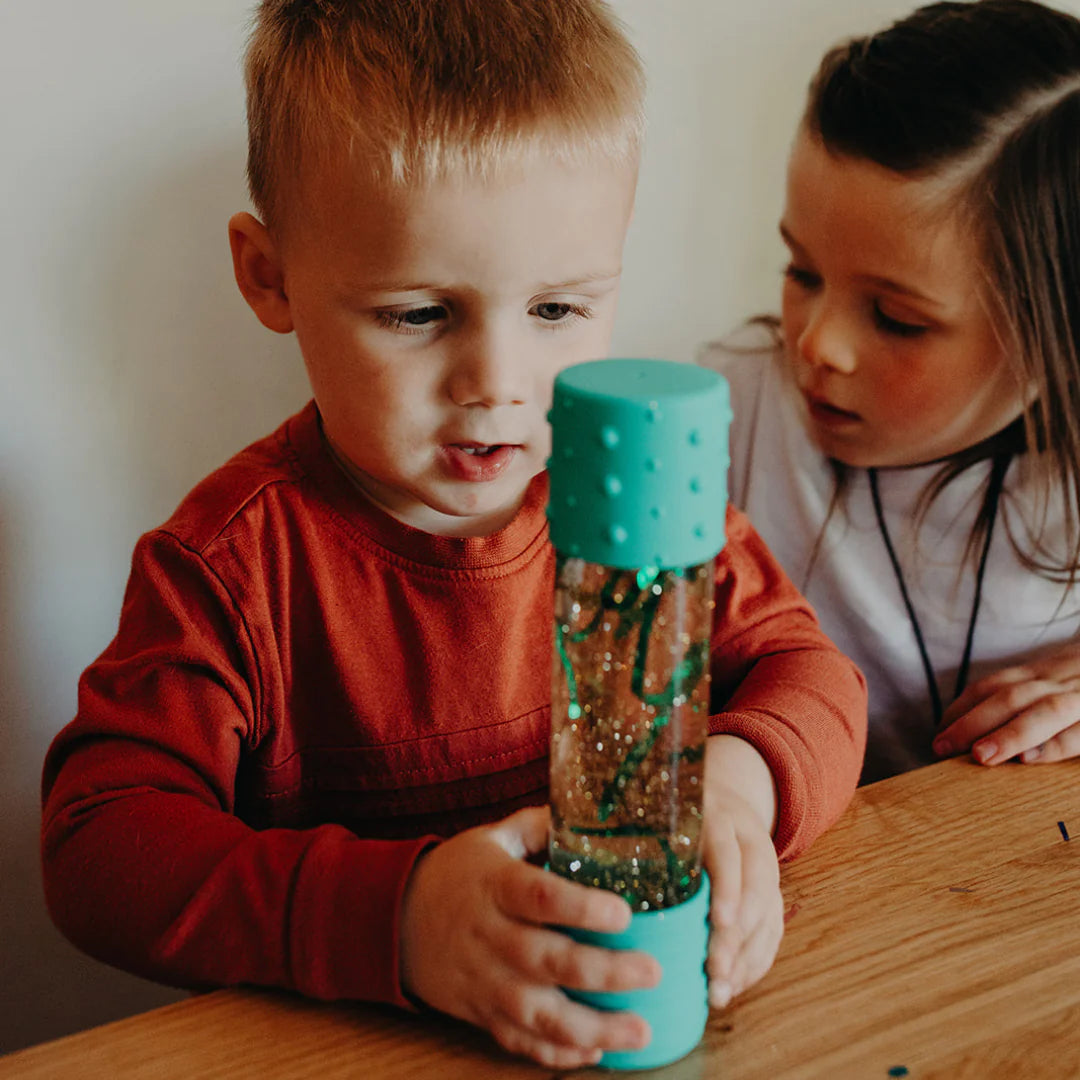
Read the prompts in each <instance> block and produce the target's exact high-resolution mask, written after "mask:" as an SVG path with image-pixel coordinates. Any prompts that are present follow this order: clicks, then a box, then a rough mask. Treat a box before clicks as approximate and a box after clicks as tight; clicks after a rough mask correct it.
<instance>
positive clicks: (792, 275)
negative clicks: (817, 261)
mask: <svg viewBox="0 0 1080 1080" xmlns="http://www.w3.org/2000/svg"><path fill="white" fill-rule="evenodd" d="M784 277H786V278H787V279H788V281H793V282H795V284H796V285H798V286H800V287H801V288H804V289H816V288H817V286H818V285H819V284H820V283H821V280H820V278H819V277H818V276H817V274H815V273H814V272H813V271H812V270H804V269H802V268H801V267H798V266H796V265H795V264H794V263H790V264H789V265H787V266H785V267H784Z"/></svg>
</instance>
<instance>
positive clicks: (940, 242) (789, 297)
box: [780, 131, 1023, 468]
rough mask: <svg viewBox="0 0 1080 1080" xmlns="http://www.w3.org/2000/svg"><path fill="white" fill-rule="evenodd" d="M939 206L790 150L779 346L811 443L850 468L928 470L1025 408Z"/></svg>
mask: <svg viewBox="0 0 1080 1080" xmlns="http://www.w3.org/2000/svg"><path fill="white" fill-rule="evenodd" d="M940 205H941V185H940V182H935V181H934V180H927V179H913V178H910V177H906V176H902V175H900V174H898V173H894V172H891V171H889V170H887V169H884V168H882V167H881V166H879V165H876V164H873V163H872V162H868V161H865V160H861V159H857V158H849V157H836V156H833V155H831V154H830V153H829V152H828V151H827V150H826V149H825V147H824V146H823V145H822V144H821V142H820V141H818V140H817V139H815V138H814V137H813V136H811V135H809V134H808V133H806V132H805V131H802V132H800V134H799V136H798V138H797V139H796V142H795V145H794V147H793V149H792V154H791V160H790V162H789V166H788V182H787V204H786V206H785V207H784V215H783V219H782V220H781V223H780V232H781V235H782V236H783V238H784V241H785V243H786V244H787V246H788V249H789V251H790V252H791V262H790V265H789V266H788V267H787V270H786V274H785V282H784V294H783V332H784V341H785V343H786V349H787V356H788V361H789V363H790V364H791V368H792V372H793V374H794V377H795V381H796V383H797V384H798V387H799V390H800V391H801V392H802V395H803V398H804V400H805V403H806V410H807V420H808V424H809V428H810V432H811V434H812V436H813V438H814V440H815V441H816V442H817V443H818V445H819V446H820V447H821V449H822V450H823V451H824V452H825V454H826V455H828V456H829V457H831V458H835V459H836V460H838V461H841V462H844V463H845V464H847V465H852V466H857V467H863V468H869V467H872V466H890V465H914V464H918V463H921V462H926V461H933V460H935V459H937V458H941V457H945V456H946V455H948V454H952V453H955V452H956V451H958V450H961V449H963V448H965V447H968V446H971V445H973V444H974V443H977V442H979V441H980V440H982V439H984V438H986V437H988V436H990V435H992V434H994V432H996V431H998V430H1000V429H1001V428H1003V427H1004V426H1005V425H1006V424H1008V423H1009V422H1010V421H1011V420H1013V419H1015V417H1017V416H1018V415H1019V414H1020V412H1021V410H1022V408H1023V395H1022V393H1021V391H1020V387H1019V385H1018V383H1017V381H1016V379H1015V377H1014V376H1013V374H1012V372H1011V369H1010V367H1009V365H1008V363H1007V359H1006V355H1005V352H1004V350H1003V347H1002V345H1001V343H1000V342H999V340H998V338H997V336H996V334H995V332H994V327H993V325H992V324H991V321H990V318H989V316H988V314H987V311H986V309H985V307H984V304H983V295H982V293H981V292H980V282H981V275H980V266H979V260H978V248H977V241H976V239H975V237H974V236H972V235H971V234H970V233H969V232H965V231H963V230H962V229H961V228H960V227H959V225H958V223H957V221H956V220H955V218H954V217H953V216H949V215H942V214H941V212H940V210H938V212H937V213H936V214H935V213H934V210H935V207H940Z"/></svg>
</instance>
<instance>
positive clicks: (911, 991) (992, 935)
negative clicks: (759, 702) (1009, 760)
mask: <svg viewBox="0 0 1080 1080" xmlns="http://www.w3.org/2000/svg"><path fill="white" fill-rule="evenodd" d="M1059 823H1061V824H1060V825H1059ZM1070 830H1071V832H1070ZM1066 833H1069V835H1071V836H1074V837H1075V839H1070V840H1067V839H1066ZM783 889H784V896H785V903H786V907H787V927H786V932H785V937H784V942H783V944H782V946H781V949H780V955H779V956H778V958H777V961H776V964H775V965H774V967H773V968H772V970H771V971H770V972H769V974H768V975H767V976H766V977H765V978H764V979H763V980H762V981H761V982H760V983H759V984H758V985H757V986H756V987H754V988H753V989H752V990H750V991H748V992H747V993H746V994H744V995H743V996H742V997H740V998H739V999H738V1000H737V1001H735V1002H734V1003H733V1004H732V1005H730V1006H729V1007H728V1008H727V1009H724V1010H714V1011H713V1013H712V1015H711V1017H710V1021H709V1026H708V1028H707V1030H706V1034H705V1038H704V1039H703V1040H702V1043H701V1045H700V1046H699V1047H698V1048H697V1049H696V1050H695V1051H694V1052H693V1053H692V1054H691V1055H689V1056H688V1057H687V1058H684V1059H683V1060H682V1061H681V1062H678V1063H676V1064H675V1065H672V1066H669V1067H667V1068H666V1069H659V1070H651V1071H647V1072H639V1073H636V1074H633V1075H636V1076H639V1077H652V1076H656V1077H663V1078H665V1080H698V1078H704V1077H709V1078H719V1080H796V1078H814V1080H816V1078H819V1077H828V1078H830V1080H831V1078H846V1077H852V1078H859V1080H864V1078H867V1080H876V1078H881V1080H888V1078H890V1077H894V1076H908V1077H911V1078H913V1080H915V1078H918V1080H931V1078H932V1080H966V1078H971V1080H975V1078H978V1080H987V1078H998V1077H1000V1078H1002V1080H1014V1078H1016V1080H1039V1078H1043V1077H1045V1078H1047V1080H1061V1078H1070V1077H1080V919H1078V918H1077V914H1078V907H1080V761H1078V762H1064V763H1059V764H1054V765H1045V766H1037V765H1027V766H1024V765H1016V764H1010V765H1005V766H999V767H997V768H994V769H987V768H983V767H980V766H977V765H974V764H973V763H971V762H970V760H967V759H954V760H951V761H946V762H941V763H939V764H936V765H932V766H929V767H927V768H925V769H919V770H916V771H915V772H911V773H907V774H905V775H903V776H898V777H893V778H891V779H889V780H884V781H881V782H880V783H877V784H872V785H869V786H868V787H865V788H861V789H860V790H859V792H858V793H857V794H856V797H855V800H854V802H853V803H852V805H851V807H850V808H849V809H848V811H847V812H846V813H845V815H844V816H843V817H842V818H841V820H840V821H839V822H838V823H837V824H836V825H835V826H834V827H833V828H832V829H831V830H830V831H829V832H828V833H826V835H825V836H823V837H822V838H821V839H820V840H819V841H818V842H817V844H815V846H814V847H813V849H812V850H811V851H810V852H808V853H807V854H806V855H805V856H803V857H802V858H801V859H799V860H798V861H797V862H796V863H794V864H792V865H791V866H789V867H785V869H784V873H783ZM551 1075H552V1072H551V1070H549V1069H544V1068H541V1067H539V1066H536V1065H533V1064H530V1063H528V1062H524V1061H519V1060H516V1059H513V1058H511V1057H509V1056H508V1055H506V1054H504V1053H502V1052H501V1051H500V1050H499V1049H498V1047H496V1046H495V1045H494V1044H493V1043H492V1042H491V1040H490V1039H489V1038H488V1037H487V1036H485V1035H483V1034H482V1033H480V1032H478V1031H474V1030H472V1029H470V1028H468V1027H467V1026H465V1025H462V1024H458V1023H456V1022H453V1021H450V1020H446V1019H442V1018H434V1019H433V1018H431V1017H418V1016H411V1015H406V1014H403V1013H399V1012H397V1011H396V1010H393V1009H390V1008H383V1007H378V1006H365V1005H327V1004H320V1003H317V1002H312V1001H307V1000H304V999H302V998H299V997H296V996H293V995H289V994H284V993H280V992H275V991H260V990H246V989H242V990H222V991H218V992H216V993H212V994H207V995H203V996H200V997H194V998H191V999H189V1000H185V1001H182V1002H179V1003H177V1004H174V1005H169V1006H166V1007H164V1008H161V1009H156V1010H154V1011H152V1012H148V1013H144V1014H142V1015H140V1016H135V1017H130V1018H128V1019H126V1020H121V1021H117V1022H116V1023H112V1024H106V1025H103V1026H101V1027H98V1028H94V1029H92V1030H89V1031H84V1032H80V1033H79V1034H76V1035H71V1036H68V1037H67V1038H63V1039H58V1040H56V1041H54V1042H51V1043H45V1044H42V1045H40V1046H35V1047H30V1048H28V1049H26V1050H21V1051H19V1052H17V1053H14V1054H9V1055H7V1056H6V1057H3V1058H0V1078H2V1080H81V1078H83V1077H86V1078H91V1077H92V1078H95V1080H97V1078H114V1077H115V1078H118V1080H181V1078H182V1080H192V1078H199V1080H202V1078H206V1080H215V1078H221V1080H237V1078H240V1077H255V1078H258V1080H344V1078H363V1080H383V1078H393V1080H453V1078H457V1077H463V1078H465V1077H467V1078H468V1080H496V1078H498V1080H538V1078H541V1077H550V1076H551ZM558 1075H560V1076H564V1077H568V1078H585V1077H591V1078H596V1077H600V1076H603V1075H605V1074H604V1073H603V1072H601V1071H599V1070H577V1071H571V1072H568V1073H560V1074H558ZM607 1075H610V1074H607Z"/></svg>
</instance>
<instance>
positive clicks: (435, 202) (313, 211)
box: [286, 158, 636, 277]
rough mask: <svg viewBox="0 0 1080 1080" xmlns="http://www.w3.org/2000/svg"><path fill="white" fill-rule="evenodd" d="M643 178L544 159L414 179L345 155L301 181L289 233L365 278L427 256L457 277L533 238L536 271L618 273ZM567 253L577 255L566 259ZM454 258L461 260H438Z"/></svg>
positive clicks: (620, 167) (618, 168) (632, 170)
mask: <svg viewBox="0 0 1080 1080" xmlns="http://www.w3.org/2000/svg"><path fill="white" fill-rule="evenodd" d="M635 184H636V166H633V165H627V164H625V163H619V162H614V161H611V160H609V159H599V158H598V159H596V160H588V161H584V162H580V163H576V164H572V165H571V164H565V165H564V164H559V163H557V162H551V161H544V160H542V159H540V158H536V159H533V160H529V161H525V162H516V161H515V162H508V163H506V166H505V167H504V168H501V169H500V170H499V171H498V172H496V173H495V174H494V175H491V176H487V177H478V176H475V175H469V174H463V173H452V174H451V175H449V176H446V177H444V178H440V179H435V180H431V181H425V182H418V183H415V184H392V183H385V182H380V181H378V180H376V179H375V178H373V177H372V176H371V175H370V173H368V172H367V171H365V170H363V169H357V168H355V167H352V166H350V165H349V164H347V163H344V162H338V163H337V164H336V165H328V166H324V167H322V168H319V169H317V170H312V171H311V172H310V173H309V175H308V176H307V177H306V178H305V179H304V181H303V182H302V183H299V184H297V185H296V187H295V188H294V197H293V198H292V199H290V201H289V206H288V208H287V211H286V212H287V214H288V217H289V228H288V232H289V234H290V242H294V243H300V244H304V245H305V246H306V245H310V244H313V245H317V246H318V248H319V250H320V253H321V257H322V258H324V259H327V258H329V257H331V256H333V258H334V259H335V260H336V261H337V262H339V263H343V264H348V265H349V266H350V267H351V268H352V272H353V273H354V274H355V275H359V276H361V277H364V276H371V275H384V274H386V273H390V274H391V276H392V275H393V274H394V264H395V263H400V264H403V265H409V264H415V263H416V262H418V261H424V262H427V263H429V264H431V265H432V267H433V269H434V268H439V269H443V270H444V272H445V273H451V274H452V273H455V272H459V271H463V270H466V269H467V266H462V265H460V263H461V261H462V260H468V259H472V258H475V259H478V260H484V261H486V262H488V263H490V262H491V261H492V259H493V258H495V257H498V258H501V259H502V261H504V262H506V263H511V262H513V261H514V260H513V259H512V258H511V256H512V255H513V254H514V252H515V250H516V248H515V245H517V248H520V247H521V245H522V244H525V243H529V244H531V251H532V254H531V256H527V253H526V252H520V255H521V257H522V258H523V257H529V258H530V261H531V263H532V265H533V267H534V268H535V270H536V272H537V273H538V274H542V273H543V272H545V270H546V271H547V272H550V273H558V274H560V275H563V274H565V273H568V272H571V271H569V270H567V266H571V265H576V266H580V270H579V271H575V272H577V273H580V274H581V275H583V276H585V275H587V276H593V277H595V276H600V274H601V273H602V272H604V271H605V267H610V268H611V271H610V272H612V273H618V270H619V264H620V262H621V251H622V242H623V239H624V237H625V231H626V226H627V224H628V221H629V214H630V209H631V205H632V202H633V193H634V187H635ZM286 246H287V245H286ZM499 248H503V249H505V250H501V251H499V250H497V249H499ZM563 252H565V253H566V256H567V258H569V257H570V255H571V254H573V256H575V257H574V258H573V259H572V260H571V261H570V262H567V258H563V257H561V255H562V253H563ZM522 258H519V259H518V260H517V262H518V263H520V262H521V261H522ZM447 260H450V261H456V262H457V263H458V265H454V266H446V267H445V268H443V267H440V266H439V263H440V261H442V262H445V261H447ZM546 264H547V265H546Z"/></svg>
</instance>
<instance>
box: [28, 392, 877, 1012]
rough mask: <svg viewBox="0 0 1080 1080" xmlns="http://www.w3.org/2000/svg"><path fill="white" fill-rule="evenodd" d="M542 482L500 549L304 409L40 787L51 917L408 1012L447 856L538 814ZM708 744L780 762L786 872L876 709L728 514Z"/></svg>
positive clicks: (149, 578)
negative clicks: (354, 472)
mask: <svg viewBox="0 0 1080 1080" xmlns="http://www.w3.org/2000/svg"><path fill="white" fill-rule="evenodd" d="M546 496H547V481H546V477H544V476H540V477H537V478H536V479H535V480H534V481H533V483H532V484H531V486H530V488H529V491H528V494H527V497H526V501H525V504H524V505H523V507H522V509H521V511H520V512H519V513H518V515H517V516H516V518H515V519H514V520H513V521H512V522H511V523H510V524H509V525H508V526H507V527H506V528H504V529H503V530H501V531H500V532H498V533H495V534H494V535H492V536H489V537H482V538H467V539H459V538H448V537H437V536H431V535H428V534H426V533H422V532H419V531H418V530H415V529H411V528H409V527H407V526H405V525H403V524H401V523H400V522H397V521H396V520H394V519H393V518H391V517H390V516H388V515H386V514H385V513H383V512H382V511H380V510H379V509H378V508H376V507H375V506H373V505H372V504H370V503H369V502H368V501H367V500H366V499H365V498H364V497H363V496H362V495H361V494H360V493H359V492H358V491H357V490H356V489H355V487H354V486H353V485H352V483H351V481H350V480H349V479H348V478H347V477H346V476H345V475H344V473H342V472H341V470H340V469H339V468H338V466H337V465H336V464H335V462H334V461H333V459H332V458H331V457H330V456H329V454H328V452H327V450H326V448H325V446H324V444H323V441H322V437H321V433H320V429H319V421H318V414H317V412H316V409H315V407H314V405H313V404H310V405H308V406H307V408H305V409H304V410H303V411H302V412H300V413H298V414H297V415H296V416H294V417H292V418H291V419H290V420H288V421H287V422H286V423H285V424H283V425H282V427H281V428H280V429H279V430H278V431H277V432H275V433H274V434H273V435H271V436H269V437H267V438H266V439H263V440H262V441H260V442H258V443H255V444H254V445H252V446H251V447H249V448H248V449H246V450H244V451H243V452H241V453H240V454H238V455H237V456H236V457H235V458H233V459H232V460H231V461H230V462H229V463H228V464H226V465H225V466H223V467H222V468H221V469H219V470H218V471H217V472H215V473H213V474H212V475H211V476H210V477H209V478H207V479H206V480H205V481H203V483H201V484H200V485H199V486H198V487H197V488H195V490H194V491H193V492H192V493H191V494H190V495H189V496H188V497H187V498H186V499H185V500H184V502H183V503H182V504H181V505H180V507H179V508H178V510H177V511H176V513H175V514H174V515H173V517H172V518H171V519H170V520H169V521H168V522H167V523H166V524H165V525H164V526H162V527H161V528H159V529H156V530H154V531H153V532H150V533H148V534H147V535H146V536H144V537H142V539H141V540H140V541H139V543H138V545H137V547H136V550H135V554H134V557H133V563H132V570H131V576H130V579H129V582H128V586H127V590H126V594H125V597H124V604H123V609H122V612H121V616H120V625H119V630H118V633H117V635H116V637H115V639H114V640H113V641H112V643H111V644H110V645H109V647H108V648H107V649H106V651H105V652H104V653H103V654H102V656H101V657H100V658H99V659H98V660H97V661H96V662H95V663H94V664H92V665H91V666H90V667H89V668H88V669H87V671H86V672H85V673H84V674H83V677H82V679H81V680H80V685H79V705H78V715H77V716H76V718H75V719H74V720H73V721H72V722H71V723H70V724H69V725H68V726H67V727H66V728H64V730H63V731H61V732H60V734H59V735H58V736H57V738H56V740H55V741H54V743H53V745H52V747H51V748H50V751H49V754H48V757H47V759H46V763H45V771H44V778H43V797H44V820H43V831H42V855H43V867H44V876H45V890H46V898H47V902H48V905H49V909H50V912H51V914H52V916H53V919H54V920H55V922H56V923H57V925H58V926H59V927H60V929H61V930H62V931H63V932H64V933H65V934H66V935H67V936H68V937H69V938H70V939H71V940H72V941H73V942H74V943H75V944H76V945H78V946H79V947H81V948H83V949H84V950H85V951H87V952H88V953H90V954H91V955H94V956H96V957H98V958H100V959H101V960H104V961H106V962H108V963H111V964H114V965H116V966H118V967H122V968H126V969H128V970H131V971H134V972H136V973H138V974H141V975H144V976H147V977H149V978H154V979H158V980H160V981H163V982H168V983H171V984H174V985H179V986H191V987H209V986H224V985H233V984H237V983H252V984H260V985H267V986H279V987H286V988H289V989H294V990H297V991H300V992H302V993H304V994H308V995H311V996H314V997H319V998H328V999H332V998H358V999H366V1000H381V1001H389V1002H395V1003H398V1004H404V998H403V996H402V991H401V986H400V983H399V979H398V948H399V914H400V907H401V898H402V894H403V891H404V887H405V883H406V881H407V879H408V876H409V873H410V871H411V869H412V866H413V864H414V862H415V860H416V859H417V857H418V856H419V854H420V853H421V852H422V851H423V849H424V848H425V847H426V846H427V845H429V844H430V843H431V842H432V838H433V837H435V836H446V835H450V834H452V833H454V832H456V831H458V830H460V829H462V828H466V827H468V826H471V825H475V824H479V823H482V822H489V821H493V820H497V819H499V818H501V817H503V816H505V815H506V814H507V813H510V812H511V811H513V810H515V809H518V808H520V807H521V806H525V805H535V804H540V803H543V802H544V801H545V800H546V798H547V753H548V736H549V713H550V682H551V648H552V643H551V633H552V612H553V607H552V588H553V581H554V553H553V551H552V548H551V546H550V544H549V542H548V539H547V527H546V521H545V517H544V506H545V501H546ZM716 600H717V610H716V616H717V617H716V629H715V635H714V641H713V649H712V665H711V670H712V676H713V688H712V694H713V702H714V709H715V715H714V716H712V718H711V720H710V730H711V731H712V732H713V733H717V732H729V733H732V734H736V735H739V736H741V737H743V738H745V739H747V740H748V741H750V742H751V743H753V744H754V745H755V746H756V747H757V748H758V750H759V751H760V752H761V753H762V754H763V755H764V756H765V758H766V760H767V761H768V762H769V765H770V767H771V769H772V772H773V775H774V777H775V779H776V783H777V789H778V792H779V799H780V803H779V823H778V826H777V831H776V844H777V849H778V851H779V853H780V855H781V857H782V858H785V857H790V856H792V855H793V854H795V853H797V852H798V851H800V850H802V849H803V848H805V847H806V846H807V845H808V844H809V843H810V842H811V841H812V840H813V839H814V838H815V837H816V836H817V835H818V834H819V833H820V832H821V831H822V830H823V829H824V828H826V827H827V826H828V825H829V824H830V823H831V822H832V821H833V820H834V819H835V818H836V817H837V816H838V815H839V813H840V812H841V811H842V810H843V808H844V806H845V805H846V804H847V801H848V799H849V798H850V796H851V794H852V792H853V791H854V788H855V784H856V781H857V778H858V775H859V767H860V763H861V759H862V753H863V747H864V740H865V731H866V699H865V690H864V687H863V684H862V680H861V676H859V674H858V672H857V671H856V669H855V668H854V667H853V665H852V664H851V663H850V661H848V660H847V659H846V658H844V657H843V656H842V655H841V654H840V653H839V652H837V651H836V649H835V648H834V647H833V646H832V645H831V644H830V643H829V642H828V641H827V640H826V639H825V638H824V636H823V635H822V633H821V631H820V629H819V628H818V626H817V623H816V620H815V618H814V616H813V614H812V612H811V610H810V608H809V607H808V605H807V604H806V602H805V601H804V600H803V599H802V597H801V596H800V595H799V594H798V592H797V591H796V590H795V588H794V587H793V586H792V585H791V583H790V582H789V581H788V580H787V578H786V577H785V576H784V574H783V572H782V571H781V570H780V568H779V567H778V565H777V564H776V563H775V561H774V560H773V559H772V557H771V556H770V555H769V553H768V551H767V550H766V548H765V547H764V545H763V544H762V542H761V541H760V539H758V537H757V535H756V534H755V533H754V532H753V530H752V529H751V528H750V526H749V524H748V522H747V521H746V519H745V518H744V517H742V516H741V515H740V514H738V513H737V512H735V511H730V513H729V518H728V542H727V545H726V547H725V549H724V551H723V553H722V554H721V556H720V558H719V560H718V569H717V584H716Z"/></svg>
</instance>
